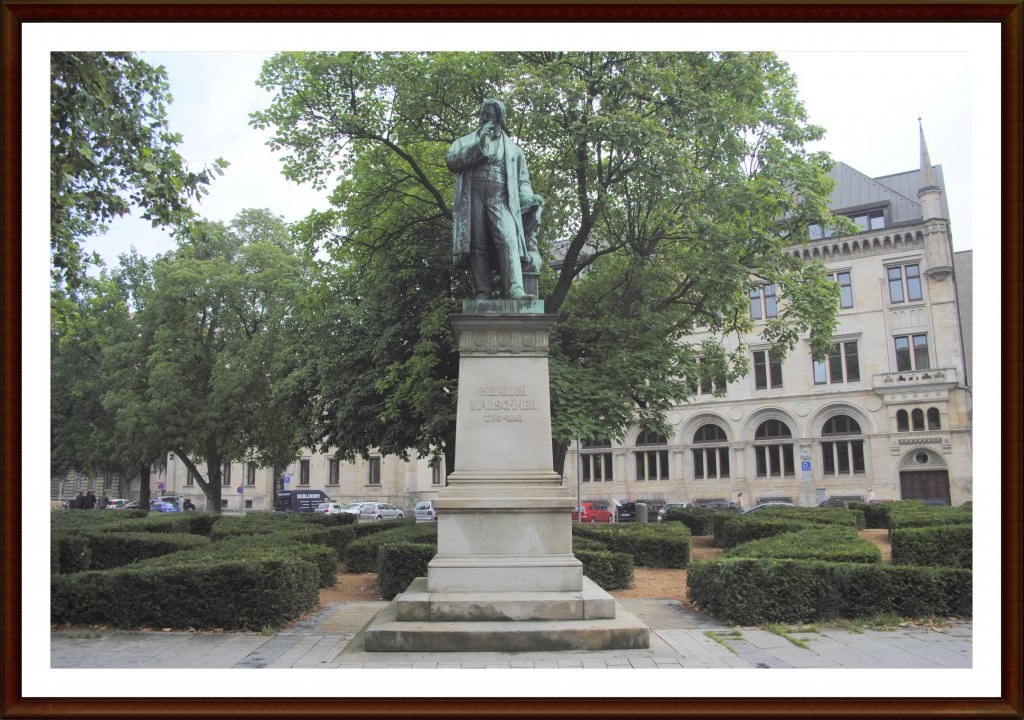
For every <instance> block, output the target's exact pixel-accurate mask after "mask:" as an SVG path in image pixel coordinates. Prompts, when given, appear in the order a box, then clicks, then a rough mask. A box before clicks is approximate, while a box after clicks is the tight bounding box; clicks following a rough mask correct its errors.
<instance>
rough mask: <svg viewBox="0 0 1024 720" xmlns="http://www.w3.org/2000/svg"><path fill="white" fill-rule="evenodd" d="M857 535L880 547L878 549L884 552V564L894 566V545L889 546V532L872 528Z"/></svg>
mask: <svg viewBox="0 0 1024 720" xmlns="http://www.w3.org/2000/svg"><path fill="white" fill-rule="evenodd" d="M857 534H858V535H860V537H862V538H863V539H864V540H869V541H871V542H873V543H874V544H875V545H877V546H878V549H879V550H881V551H882V562H884V563H885V564H887V565H891V564H892V545H890V544H889V531H888V530H886V529H885V528H881V529H877V528H871V529H868V530H861V531H860V532H858V533H857Z"/></svg>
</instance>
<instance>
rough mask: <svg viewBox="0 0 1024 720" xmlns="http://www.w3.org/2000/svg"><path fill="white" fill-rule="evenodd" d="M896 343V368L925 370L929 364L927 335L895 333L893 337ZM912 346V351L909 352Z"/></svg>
mask: <svg viewBox="0 0 1024 720" xmlns="http://www.w3.org/2000/svg"><path fill="white" fill-rule="evenodd" d="M893 340H894V341H895V344H896V370H897V371H899V372H905V371H908V370H927V369H928V368H929V367H930V366H931V365H930V362H929V360H928V336H927V335H926V334H921V335H897V336H896V337H894V338H893ZM911 346H913V353H911Z"/></svg>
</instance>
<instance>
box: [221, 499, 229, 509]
mask: <svg viewBox="0 0 1024 720" xmlns="http://www.w3.org/2000/svg"><path fill="white" fill-rule="evenodd" d="M227 507H228V501H227V500H225V499H223V498H221V501H220V508H221V510H227Z"/></svg>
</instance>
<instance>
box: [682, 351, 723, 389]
mask: <svg viewBox="0 0 1024 720" xmlns="http://www.w3.org/2000/svg"><path fill="white" fill-rule="evenodd" d="M703 364H704V358H703V357H699V358H697V366H698V368H699V367H700V366H701V365H703ZM698 389H699V390H700V394H701V395H713V394H715V392H717V391H719V390H721V391H722V392H725V389H726V382H725V375H723V374H720V373H716V374H715V376H714V377H704V376H703V369H702V368H701V379H700V382H699V387H698V383H697V382H691V383H690V392H692V393H693V394H694V395H696V394H697V391H698Z"/></svg>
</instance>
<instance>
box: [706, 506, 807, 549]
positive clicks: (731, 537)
mask: <svg viewBox="0 0 1024 720" xmlns="http://www.w3.org/2000/svg"><path fill="white" fill-rule="evenodd" d="M765 512H767V511H765ZM809 527H811V524H810V523H808V522H806V521H804V520H794V519H792V518H775V517H772V516H770V515H767V514H763V513H762V512H761V511H758V512H756V513H751V514H749V515H734V516H733V517H730V518H725V519H722V520H721V521H720V522H716V523H715V545H717V546H718V547H720V548H725V549H727V550H728V549H729V548H732V547H736V546H737V545H739V544H741V543H747V542H750V541H751V540H760V539H761V538H766V537H771V536H772V535H781V534H782V533H790V532H799V531H800V530H806V529H807V528H809Z"/></svg>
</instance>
